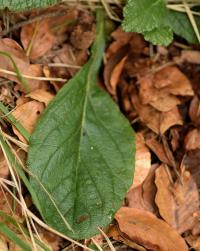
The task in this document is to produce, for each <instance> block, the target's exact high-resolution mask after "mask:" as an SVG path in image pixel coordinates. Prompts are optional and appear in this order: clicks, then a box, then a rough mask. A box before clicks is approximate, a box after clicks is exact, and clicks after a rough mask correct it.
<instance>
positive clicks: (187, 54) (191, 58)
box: [179, 50, 200, 64]
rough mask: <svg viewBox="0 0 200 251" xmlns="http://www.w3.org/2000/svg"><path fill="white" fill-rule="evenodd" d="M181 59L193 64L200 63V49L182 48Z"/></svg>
mask: <svg viewBox="0 0 200 251" xmlns="http://www.w3.org/2000/svg"><path fill="white" fill-rule="evenodd" d="M179 60H181V61H182V62H183V61H186V62H188V63H192V64H200V51H195V50H182V51H181V56H180V57H179Z"/></svg>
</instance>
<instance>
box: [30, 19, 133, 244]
mask: <svg viewBox="0 0 200 251" xmlns="http://www.w3.org/2000/svg"><path fill="white" fill-rule="evenodd" d="M103 23H104V22H103V20H102V19H101V21H99V22H98V24H99V25H98V27H97V31H98V32H97V38H96V43H95V44H94V46H93V53H92V56H91V59H90V60H89V62H88V63H87V64H86V65H85V66H84V67H83V68H82V70H81V71H80V72H79V73H78V74H77V75H76V76H75V77H74V78H73V79H71V80H70V81H69V83H68V84H67V85H65V86H64V87H63V88H62V89H61V91H60V92H59V93H58V95H57V96H56V98H55V99H54V101H53V102H52V103H51V104H50V105H49V106H48V107H47V109H46V112H45V113H44V114H43V116H42V119H41V120H40V121H39V123H38V125H37V127H36V130H35V132H34V133H33V135H32V137H31V139H30V149H29V156H28V162H29V168H30V171H31V172H32V173H33V174H34V175H35V176H37V177H38V179H39V180H40V182H41V183H42V184H43V185H44V187H45V188H46V189H47V190H48V192H49V193H50V194H51V196H52V197H53V199H54V201H55V203H56V205H57V207H58V208H59V210H60V212H61V213H62V215H63V216H64V218H65V219H66V221H67V222H68V223H69V224H70V226H71V227H72V229H73V231H71V230H69V229H68V228H67V226H66V225H65V224H64V222H63V220H62V218H61V216H60V215H59V214H58V212H57V209H56V208H55V206H54V205H53V203H52V201H51V200H50V199H49V197H48V196H47V194H46V193H45V191H44V190H42V188H41V186H40V185H39V184H38V181H37V180H36V179H34V178H31V183H32V185H33V187H34V189H35V190H36V193H37V194H38V199H39V201H40V203H41V207H42V215H43V217H44V219H45V220H46V222H47V223H49V224H50V225H51V226H52V227H54V228H55V229H57V230H58V231H60V232H62V233H64V234H67V235H68V236H70V237H72V238H75V239H83V238H88V237H91V236H93V235H94V234H96V233H98V227H105V226H107V225H108V224H109V223H110V222H111V220H112V218H113V215H114V213H115V212H116V210H117V209H118V208H119V207H120V206H121V203H122V201H123V198H124V195H125V193H126V191H127V190H128V188H129V186H130V185H131V183H132V177H133V165H134V153H135V149H134V135H133V131H132V129H131V127H130V125H129V123H128V121H127V120H126V119H125V118H124V117H123V115H122V114H121V113H120V111H119V109H118V108H117V107H116V105H115V104H114V102H113V101H112V100H111V98H110V97H109V96H108V94H106V93H105V92H104V91H102V90H101V89H100V88H99V87H97V85H96V77H97V71H98V69H99V67H100V64H101V58H102V54H103V50H104V45H105V38H104V37H105V34H104V27H103V25H102V24H103ZM100 26H101V27H100Z"/></svg>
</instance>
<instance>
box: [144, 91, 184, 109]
mask: <svg viewBox="0 0 200 251" xmlns="http://www.w3.org/2000/svg"><path fill="white" fill-rule="evenodd" d="M180 103H181V102H180V100H179V99H178V98H177V97H175V96H173V95H167V96H166V97H158V98H157V100H155V101H151V102H149V104H150V105H151V106H153V107H154V108H155V109H156V110H158V111H161V112H167V111H170V110H171V109H173V108H174V107H176V106H177V105H178V104H180Z"/></svg>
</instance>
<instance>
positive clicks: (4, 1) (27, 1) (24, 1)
mask: <svg viewBox="0 0 200 251" xmlns="http://www.w3.org/2000/svg"><path fill="white" fill-rule="evenodd" d="M58 2H60V1H59V0H0V9H4V8H8V9H9V10H11V11H23V10H31V9H34V8H43V7H47V6H50V5H53V4H56V3H58Z"/></svg>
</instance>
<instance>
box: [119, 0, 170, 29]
mask: <svg viewBox="0 0 200 251" xmlns="http://www.w3.org/2000/svg"><path fill="white" fill-rule="evenodd" d="M166 14H167V9H166V6H165V1H164V0H128V1H127V4H126V6H125V7H124V20H123V23H122V25H123V28H124V30H125V31H127V32H139V33H143V32H145V31H151V30H153V29H155V28H158V27H160V26H162V25H163V24H164V23H165V18H166Z"/></svg>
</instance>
